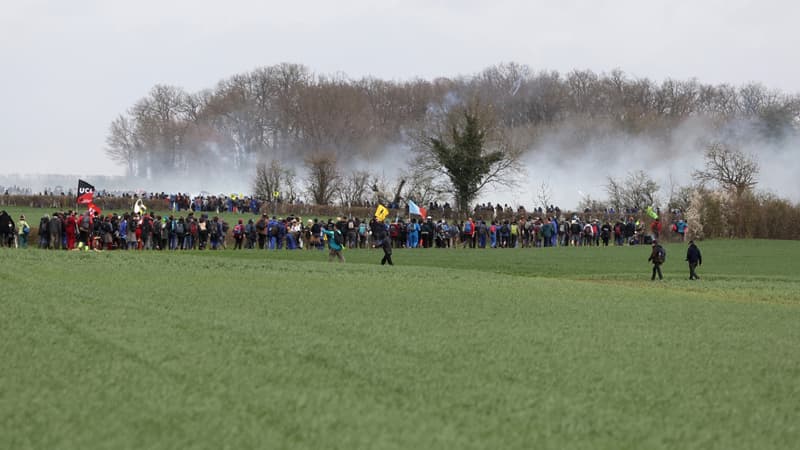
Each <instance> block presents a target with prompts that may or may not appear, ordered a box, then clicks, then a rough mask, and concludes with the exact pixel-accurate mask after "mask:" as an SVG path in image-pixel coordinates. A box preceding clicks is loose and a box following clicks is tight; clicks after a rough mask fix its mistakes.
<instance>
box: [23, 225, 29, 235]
mask: <svg viewBox="0 0 800 450" xmlns="http://www.w3.org/2000/svg"><path fill="white" fill-rule="evenodd" d="M30 232H31V227H29V226H27V225H23V226H22V234H28V233H30Z"/></svg>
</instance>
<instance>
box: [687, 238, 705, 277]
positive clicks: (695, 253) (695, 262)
mask: <svg viewBox="0 0 800 450" xmlns="http://www.w3.org/2000/svg"><path fill="white" fill-rule="evenodd" d="M686 261H687V262H688V263H689V279H690V280H699V279H700V277H699V276H697V272H695V269H697V266H702V265H703V255H701V254H700V249H699V248H697V246H696V245H694V241H689V249H688V250H687V251H686Z"/></svg>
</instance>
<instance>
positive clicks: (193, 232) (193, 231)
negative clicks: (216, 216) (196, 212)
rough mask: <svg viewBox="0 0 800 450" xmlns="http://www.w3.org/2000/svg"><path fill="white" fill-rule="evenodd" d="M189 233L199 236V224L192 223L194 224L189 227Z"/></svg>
mask: <svg viewBox="0 0 800 450" xmlns="http://www.w3.org/2000/svg"><path fill="white" fill-rule="evenodd" d="M189 233H191V234H197V222H192V223H191V224H190V225H189Z"/></svg>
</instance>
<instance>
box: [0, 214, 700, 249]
mask: <svg viewBox="0 0 800 450" xmlns="http://www.w3.org/2000/svg"><path fill="white" fill-rule="evenodd" d="M253 206H255V205H253ZM256 211H258V210H257V209H256ZM184 212H185V213H184V214H182V213H181V212H180V209H179V208H176V210H175V211H174V214H169V215H159V214H155V213H148V212H146V211H141V212H128V213H124V214H121V215H120V214H105V215H101V214H93V213H92V212H91V211H86V212H78V211H72V210H67V211H65V212H55V213H53V214H52V215H49V214H45V215H43V216H42V217H41V218H40V219H39V221H38V224H33V225H32V224H30V223H29V222H28V221H27V220H26V219H25V217H20V218H19V220H16V221H15V220H14V219H13V218H11V217H10V216H9V215H8V214H7V213H6V212H5V211H3V212H2V213H1V214H0V245H3V246H18V247H26V246H29V245H30V246H34V245H35V246H38V247H39V248H44V249H67V250H72V249H80V248H92V249H96V250H205V249H210V250H217V249H225V248H228V247H230V246H232V247H233V248H234V249H242V250H248V249H250V250H254V249H267V250H281V249H286V250H297V249H323V248H324V247H325V245H326V240H327V236H328V235H327V234H326V233H325V231H326V230H333V229H336V230H339V231H341V234H342V238H343V242H342V246H343V247H346V248H370V247H373V246H376V245H379V244H380V242H379V240H378V239H376V238H375V235H376V234H381V233H376V232H375V231H376V230H377V229H378V228H377V227H381V228H382V229H381V231H383V232H385V234H386V236H387V238H388V240H390V242H391V247H392V248H431V247H437V248H456V247H461V248H517V247H522V248H536V247H555V246H608V245H617V246H620V245H637V244H650V242H651V241H652V240H653V239H659V237H660V236H661V235H662V234H664V233H666V232H672V233H674V235H675V236H678V238H679V239H681V240H682V239H683V238H684V235H685V234H686V231H687V225H686V223H685V222H684V221H683V220H677V221H674V222H672V223H671V226H670V227H668V229H667V230H665V229H664V227H663V225H662V223H661V221H660V220H659V219H653V220H646V221H645V220H640V219H637V218H636V217H635V216H623V217H619V218H618V219H617V220H614V221H611V220H602V219H596V218H592V217H591V216H590V215H585V217H580V216H579V215H577V214H576V215H572V216H571V217H564V216H563V215H559V216H557V215H555V214H552V215H545V216H544V217H540V216H534V215H531V214H529V215H522V214H517V215H516V216H514V218H511V219H495V218H486V219H483V218H481V217H475V218H474V219H473V218H472V217H470V218H467V219H466V220H460V221H451V220H448V219H447V218H444V217H442V218H439V219H437V220H434V219H433V218H431V217H425V218H422V217H407V218H405V219H395V220H386V221H383V222H378V221H377V219H375V218H361V219H360V218H356V217H339V218H336V219H327V220H324V219H318V218H314V219H307V220H304V219H302V218H301V217H295V216H288V217H282V218H278V217H276V216H274V215H272V216H271V215H268V214H266V213H256V214H252V213H249V212H248V213H243V212H241V211H238V214H237V215H235V216H234V217H237V216H242V217H241V218H236V219H234V221H235V222H234V223H228V221H226V220H224V218H222V217H221V215H220V214H218V213H215V212H213V211H205V210H203V209H200V210H198V211H194V210H192V209H188V210H184ZM381 239H382V238H381Z"/></svg>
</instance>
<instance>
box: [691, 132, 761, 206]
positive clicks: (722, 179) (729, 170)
mask: <svg viewBox="0 0 800 450" xmlns="http://www.w3.org/2000/svg"><path fill="white" fill-rule="evenodd" d="M758 172H759V167H758V163H757V162H756V161H755V160H754V159H752V158H751V157H750V156H748V155H745V154H744V153H743V152H742V151H741V150H739V149H732V148H730V147H729V146H727V145H725V144H723V143H722V142H712V143H711V144H709V145H708V147H706V168H705V170H696V171H695V172H694V173H693V174H692V176H693V177H694V179H695V180H697V181H698V182H700V183H701V184H705V183H708V182H714V183H718V184H719V185H720V186H722V188H723V189H725V190H727V191H729V192H731V193H733V194H735V195H736V197H737V198H741V196H742V194H744V193H745V191H747V190H748V189H752V188H753V187H755V185H756V184H757V181H756V178H757V176H758Z"/></svg>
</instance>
